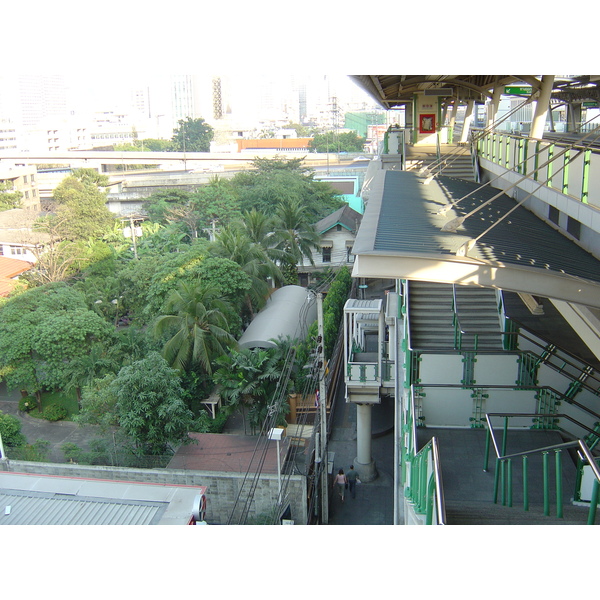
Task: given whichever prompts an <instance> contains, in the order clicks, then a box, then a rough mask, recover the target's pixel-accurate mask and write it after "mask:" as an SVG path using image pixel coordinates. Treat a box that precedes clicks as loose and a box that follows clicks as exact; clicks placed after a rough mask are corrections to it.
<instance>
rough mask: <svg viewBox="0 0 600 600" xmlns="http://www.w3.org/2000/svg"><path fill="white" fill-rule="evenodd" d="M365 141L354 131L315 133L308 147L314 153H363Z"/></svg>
mask: <svg viewBox="0 0 600 600" xmlns="http://www.w3.org/2000/svg"><path fill="white" fill-rule="evenodd" d="M366 141H367V140H366V139H365V138H362V137H359V136H358V134H357V133H356V132H355V131H348V132H345V133H336V132H334V131H328V132H325V133H316V134H315V135H314V136H313V138H312V140H311V141H310V147H311V149H313V150H314V151H315V152H363V149H364V145H365V142H366Z"/></svg>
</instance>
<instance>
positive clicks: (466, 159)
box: [436, 148, 475, 181]
mask: <svg viewBox="0 0 600 600" xmlns="http://www.w3.org/2000/svg"><path fill="white" fill-rule="evenodd" d="M464 152H465V153H464V154H452V155H450V156H448V157H447V159H446V161H445V162H444V163H442V164H441V165H440V169H441V172H440V173H439V175H440V176H442V177H458V178H460V179H466V180H467V181H475V174H474V173H473V162H472V158H471V155H470V153H469V151H468V149H467V148H464ZM438 171H439V169H436V172H438Z"/></svg>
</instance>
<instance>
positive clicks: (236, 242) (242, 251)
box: [212, 226, 283, 317]
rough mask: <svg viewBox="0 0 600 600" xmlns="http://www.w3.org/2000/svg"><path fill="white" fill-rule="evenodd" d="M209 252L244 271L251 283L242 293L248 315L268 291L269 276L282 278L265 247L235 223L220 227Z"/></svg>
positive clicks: (262, 300) (260, 302) (276, 280)
mask: <svg viewBox="0 0 600 600" xmlns="http://www.w3.org/2000/svg"><path fill="white" fill-rule="evenodd" d="M212 250H213V254H214V255H216V256H221V257H223V258H228V259H230V260H233V261H234V262H236V263H237V264H238V265H240V267H241V268H242V271H243V272H244V273H246V275H248V277H249V278H250V281H251V282H252V287H251V288H250V290H248V293H247V294H246V296H245V307H246V309H247V311H248V314H249V315H250V317H252V316H253V315H254V312H255V310H259V309H260V308H261V307H262V306H263V305H264V303H265V301H266V299H267V295H268V293H269V289H270V285H269V283H268V281H267V279H268V278H269V277H271V278H273V280H274V281H275V282H276V283H279V282H281V281H283V276H282V274H281V271H280V270H279V268H278V267H277V265H276V264H275V263H274V262H273V261H272V260H271V259H270V257H269V253H268V252H267V250H266V249H265V248H264V247H262V246H261V245H260V244H257V243H254V242H252V240H251V239H250V238H249V237H248V235H246V233H244V231H243V230H241V229H240V228H239V227H238V226H230V227H224V228H222V229H221V231H220V232H219V233H218V235H217V238H216V240H215V241H214V243H213V245H212Z"/></svg>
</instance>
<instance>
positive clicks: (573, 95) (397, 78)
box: [350, 75, 600, 109]
mask: <svg viewBox="0 0 600 600" xmlns="http://www.w3.org/2000/svg"><path fill="white" fill-rule="evenodd" d="M350 77H351V79H352V80H353V81H354V82H355V83H357V84H358V85H359V86H360V87H362V88H363V89H364V90H365V91H366V92H367V93H368V94H369V95H371V96H372V97H373V99H374V100H375V101H376V102H378V103H379V104H380V105H381V106H382V107H383V108H385V109H392V108H399V107H402V106H405V105H410V104H411V103H412V101H413V95H414V94H415V93H417V92H424V93H425V94H428V93H429V94H431V95H434V96H440V95H441V96H443V97H447V98H459V99H461V100H470V99H473V100H475V101H478V100H479V101H481V102H484V101H485V100H486V98H491V95H492V92H493V89H494V87H496V86H499V85H500V86H511V85H514V84H521V85H526V86H531V87H532V92H533V93H535V92H537V91H538V90H539V88H540V85H541V76H539V75H351V76H350ZM599 84H600V76H598V75H573V76H568V77H562V76H558V75H557V76H555V79H554V87H553V91H552V98H554V99H555V100H558V101H563V102H577V101H582V102H583V101H585V100H600V88H599V87H598V86H599ZM444 89H446V90H448V93H447V94H445V96H444V93H443V90H444ZM521 97H522V96H521Z"/></svg>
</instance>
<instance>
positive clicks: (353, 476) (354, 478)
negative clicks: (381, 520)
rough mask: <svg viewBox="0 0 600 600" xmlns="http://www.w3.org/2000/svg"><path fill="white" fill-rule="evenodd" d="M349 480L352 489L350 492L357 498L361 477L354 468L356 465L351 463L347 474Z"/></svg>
mask: <svg viewBox="0 0 600 600" xmlns="http://www.w3.org/2000/svg"><path fill="white" fill-rule="evenodd" d="M346 479H347V480H348V489H349V490H350V494H351V496H352V497H353V498H356V484H357V482H358V483H360V479H359V478H358V473H357V472H356V471H355V470H354V465H350V470H349V471H348V475H347V476H346Z"/></svg>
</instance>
